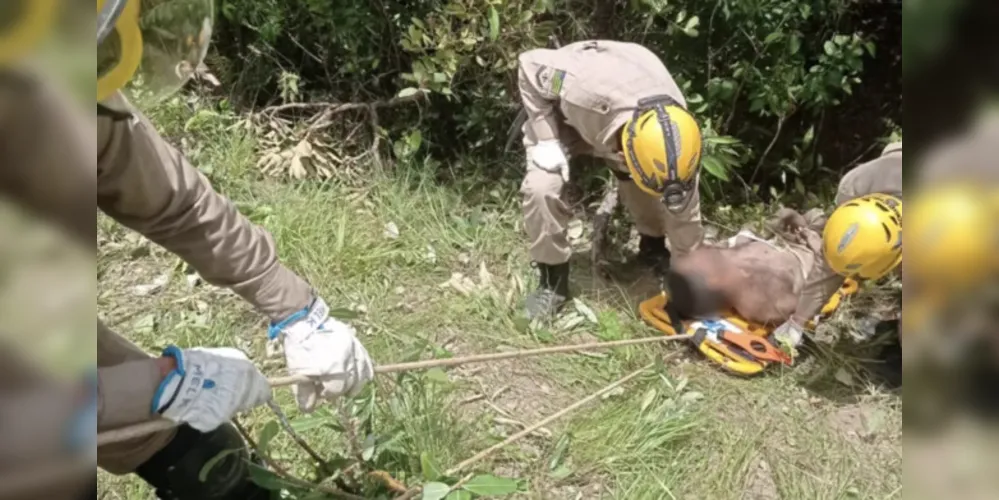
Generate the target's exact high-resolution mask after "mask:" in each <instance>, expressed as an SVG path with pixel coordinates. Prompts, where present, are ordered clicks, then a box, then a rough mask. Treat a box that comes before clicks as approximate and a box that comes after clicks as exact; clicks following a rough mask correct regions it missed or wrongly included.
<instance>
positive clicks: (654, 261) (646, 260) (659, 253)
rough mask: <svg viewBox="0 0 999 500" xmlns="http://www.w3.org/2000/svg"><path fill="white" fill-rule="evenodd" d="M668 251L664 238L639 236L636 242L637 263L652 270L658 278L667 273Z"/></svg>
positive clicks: (669, 255)
mask: <svg viewBox="0 0 999 500" xmlns="http://www.w3.org/2000/svg"><path fill="white" fill-rule="evenodd" d="M670 257H671V254H670V251H669V249H668V248H666V237H665V236H646V235H644V234H643V235H641V239H639V240H638V262H639V263H640V264H642V265H643V266H647V267H649V268H650V269H652V270H653V271H654V272H655V273H656V276H659V277H660V278H662V277H664V276H665V275H666V271H669V264H670Z"/></svg>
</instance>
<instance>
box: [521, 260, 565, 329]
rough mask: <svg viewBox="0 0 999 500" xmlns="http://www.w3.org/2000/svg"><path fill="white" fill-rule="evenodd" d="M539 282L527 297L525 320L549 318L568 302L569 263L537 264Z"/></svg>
mask: <svg viewBox="0 0 999 500" xmlns="http://www.w3.org/2000/svg"><path fill="white" fill-rule="evenodd" d="M538 270H539V271H541V281H540V283H539V284H538V289H537V290H535V291H533V292H531V294H530V295H528V296H527V302H526V304H525V309H526V311H525V312H526V314H527V319H529V320H533V319H535V318H550V317H552V316H555V314H556V313H558V311H559V309H561V308H562V306H563V305H564V304H565V302H566V301H567V300H569V263H568V262H566V263H565V264H557V265H554V266H552V265H548V264H538Z"/></svg>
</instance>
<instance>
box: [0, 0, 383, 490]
mask: <svg viewBox="0 0 999 500" xmlns="http://www.w3.org/2000/svg"><path fill="white" fill-rule="evenodd" d="M150 3H152V4H156V5H155V7H156V9H157V10H156V14H157V15H156V16H144V13H145V12H144V11H143V8H144V7H149V6H150ZM41 4H47V5H48V2H38V5H41ZM213 7H214V6H213V4H212V1H211V0H159V1H156V2H150V1H148V0H98V2H97V12H98V95H97V100H98V103H99V104H98V106H97V119H96V121H94V120H93V118H92V117H90V118H89V119H88V117H86V116H81V115H80V114H79V113H75V111H76V109H75V108H78V106H72V105H67V104H65V101H64V99H63V97H62V96H61V95H59V94H58V93H57V92H56V91H55V90H54V89H53V88H51V87H49V86H48V85H46V82H45V81H44V80H41V79H38V78H36V77H34V76H32V75H24V74H18V72H17V71H14V70H4V71H3V73H5V75H4V76H5V78H4V79H3V80H2V81H3V82H4V87H5V88H4V89H3V95H2V98H0V104H2V109H0V123H2V125H3V127H4V130H3V134H2V135H0V152H2V153H0V154H3V157H4V161H3V163H4V165H5V167H4V171H3V172H2V176H0V186H2V190H3V193H4V194H5V195H8V196H11V197H15V198H17V199H19V200H20V201H21V202H23V203H24V204H25V205H27V206H29V207H31V208H34V209H36V210H38V211H40V212H42V213H44V214H46V215H48V216H49V217H51V218H52V219H54V220H55V221H56V222H59V223H61V224H62V225H63V226H64V227H65V228H67V229H68V230H69V231H71V232H72V233H73V234H75V235H77V236H79V237H80V238H81V241H83V242H84V244H87V245H90V244H92V242H93V241H94V240H95V238H96V224H95V222H94V219H93V218H92V217H93V216H89V217H87V216H86V213H89V207H90V206H92V205H91V204H92V203H93V200H94V194H95V193H96V200H97V207H98V209H100V210H101V211H102V212H104V213H105V214H107V215H108V216H110V217H111V218H113V219H115V220H116V221H118V222H119V223H121V224H123V225H124V226H126V227H128V228H130V229H132V230H135V231H137V232H139V233H141V234H143V235H144V236H146V237H148V238H149V239H150V240H152V241H153V242H155V243H157V244H159V245H161V246H162V247H164V248H166V249H167V250H169V251H171V252H173V253H175V254H177V255H178V256H180V257H181V258H183V259H184V260H185V261H186V262H188V263H189V264H190V265H191V266H192V267H194V268H195V269H196V270H197V271H198V272H199V274H200V275H201V276H202V277H203V278H204V279H205V280H206V281H208V282H210V283H212V284H215V285H217V286H224V287H227V288H230V289H231V290H233V291H234V292H235V293H237V294H238V295H240V296H241V297H242V298H243V299H245V300H246V301H248V302H249V303H251V304H253V305H254V306H255V308H256V309H257V310H259V311H260V312H261V313H262V314H265V315H266V316H267V317H268V318H270V320H271V326H270V328H269V331H268V336H269V338H270V339H272V340H274V341H276V342H281V344H282V345H283V349H284V353H285V357H286V361H287V366H288V369H289V371H290V372H291V373H293V374H299V375H306V376H309V377H312V380H311V381H310V382H306V383H302V384H298V385H297V386H296V387H294V388H293V389H294V391H295V394H296V397H297V401H298V404H299V406H300V409H301V410H302V411H306V412H307V411H311V410H312V409H314V408H315V406H316V404H317V403H318V402H319V401H320V400H323V399H333V398H336V397H339V396H343V395H347V396H349V395H355V394H356V393H357V392H358V391H359V390H360V389H361V387H362V386H363V385H364V384H365V383H366V382H367V381H368V380H370V379H371V378H372V376H373V366H372V362H371V360H370V358H369V356H368V354H367V352H366V351H365V349H364V347H363V346H362V345H361V343H360V342H359V341H358V339H357V337H356V336H355V332H354V330H353V328H351V327H350V326H348V325H346V324H344V323H341V322H338V321H337V320H335V319H333V318H331V317H329V315H328V308H327V306H326V304H325V303H324V302H323V300H322V298H320V297H319V296H317V294H316V291H315V290H314V289H313V288H312V287H311V286H310V285H309V284H308V283H307V282H306V281H305V280H303V279H302V278H300V277H299V276H297V275H295V274H294V273H293V272H292V271H291V270H289V269H288V268H286V267H285V266H283V265H282V264H281V263H280V262H279V261H278V257H277V252H276V249H275V244H274V241H273V239H272V237H271V236H270V235H269V234H268V233H267V232H266V231H265V230H264V229H263V228H261V227H258V226H255V225H254V224H252V223H251V222H250V221H249V220H248V219H247V218H245V217H244V216H243V215H241V214H240V213H239V212H238V211H237V210H236V208H235V206H234V205H233V203H232V202H230V201H229V200H227V199H226V198H224V197H223V196H221V195H219V194H218V193H216V192H215V191H214V190H213V189H212V187H211V186H210V185H209V182H208V180H207V179H206V178H205V177H204V176H203V175H202V174H201V173H200V172H199V171H198V170H197V169H196V168H194V167H193V166H192V165H190V164H189V163H188V162H187V160H186V159H185V158H184V157H183V156H182V154H181V153H180V152H179V151H177V150H176V149H174V148H173V147H171V146H170V145H169V144H167V143H166V142H165V141H164V140H163V138H162V137H160V136H159V134H158V133H157V132H156V130H155V129H154V128H153V126H152V124H150V123H149V122H148V121H147V120H146V118H145V117H144V116H143V115H142V114H141V113H139V112H138V111H137V110H136V109H134V108H132V107H131V105H130V104H129V103H128V102H127V101H126V100H125V98H124V97H123V95H122V94H121V93H120V92H119V89H120V88H122V87H124V86H125V85H126V83H128V82H129V81H131V80H136V81H138V82H141V84H142V88H143V89H145V90H148V91H151V92H153V93H156V94H159V95H162V96H165V95H169V93H171V92H173V91H176V90H178V89H179V88H180V87H181V86H182V85H183V84H184V82H185V81H186V80H187V79H188V78H189V77H190V74H191V70H193V69H194V68H196V67H197V66H198V64H199V63H200V62H201V60H202V58H203V57H204V54H205V51H206V49H207V44H208V41H209V39H210V33H211V20H212V16H213V12H214V10H213ZM171 10H172V12H171ZM140 26H141V28H140ZM178 41H179V42H178ZM164 70H168V72H166V73H163V71H164ZM12 124H13V126H12ZM94 137H96V138H97V140H96V142H95V141H94V139H93V138H94ZM90 158H96V162H94V161H93V160H90ZM97 334H98V339H97V350H98V355H97V357H98V359H97V365H98V369H97V373H96V377H95V381H94V384H93V391H92V392H91V394H92V395H93V397H92V398H84V399H82V400H81V403H79V404H76V405H74V406H73V407H71V408H64V411H65V412H66V413H67V415H66V416H65V419H59V418H54V417H53V418H51V419H49V420H48V421H64V422H65V423H64V424H63V425H64V428H59V429H36V430H35V431H36V432H37V433H38V434H39V435H45V436H63V435H70V436H74V437H73V440H72V441H73V442H74V443H77V448H79V446H80V445H79V444H78V443H79V442H81V440H82V441H83V442H86V441H87V439H88V438H85V437H81V434H80V432H81V426H86V425H88V423H89V431H90V434H91V436H90V438H89V439H93V436H94V434H93V433H94V431H95V427H94V421H95V420H96V430H97V431H101V430H106V429H112V428H116V427H120V426H124V425H129V424H134V423H138V422H142V421H146V420H149V419H151V418H153V417H156V416H161V417H164V418H167V419H170V420H173V421H175V422H177V423H178V424H179V426H178V427H176V428H175V429H173V430H170V431H165V432H161V433H157V434H151V435H148V436H145V437H141V438H137V439H135V440H132V441H127V442H122V443H115V444H112V445H107V446H104V447H102V448H100V449H98V450H97V457H96V459H97V464H98V466H100V467H101V468H103V469H105V470H106V471H108V472H111V473H113V474H126V473H132V472H134V473H136V474H137V475H138V476H140V477H141V478H142V479H143V480H145V481H146V482H147V483H148V484H150V485H151V486H152V487H153V488H154V489H155V490H156V494H157V496H158V497H159V498H161V499H260V498H267V497H268V496H269V495H270V493H269V492H267V491H266V490H263V489H262V488H260V487H258V486H256V485H255V484H253V483H252V482H251V481H250V480H249V475H248V470H249V469H248V466H247V465H246V461H247V459H248V458H249V457H248V452H247V450H246V447H245V444H244V443H243V442H242V440H241V438H240V436H239V434H238V433H236V431H235V429H234V427H233V426H232V425H231V424H230V423H229V420H230V419H231V418H232V417H233V416H234V415H235V414H236V413H238V412H240V411H243V410H247V409H250V408H253V407H255V406H258V405H260V404H263V403H265V402H267V401H268V400H270V398H271V390H270V387H269V385H268V383H267V380H266V378H265V377H264V375H263V374H262V373H261V372H260V371H259V370H258V369H257V368H256V367H255V366H254V365H253V364H252V362H251V361H250V360H248V359H247V357H246V355H245V354H243V353H242V352H240V351H238V350H236V349H232V348H191V349H181V348H178V347H176V346H169V347H167V348H166V349H165V350H164V351H163V352H162V353H161V354H160V355H159V356H158V357H151V356H149V355H148V354H146V353H144V352H143V351H142V350H140V349H139V348H137V347H136V346H135V345H133V344H131V343H130V342H128V341H127V340H126V339H125V338H123V337H121V336H119V335H118V334H116V333H115V332H112V331H111V330H110V329H108V328H107V327H106V326H105V325H103V324H102V323H101V322H100V321H98V322H97ZM29 410H30V409H22V411H23V412H28V411H29ZM67 429H69V431H67ZM70 431H72V432H70ZM3 433H4V431H3V430H2V429H0V440H3V442H4V443H9V442H11V441H9V439H13V440H15V441H16V440H17V439H20V440H21V441H24V440H26V439H28V438H27V437H25V436H8V435H4V434H3ZM49 441H52V439H49V440H48V441H46V442H49ZM90 443H93V441H90ZM5 446H6V444H5ZM66 446H67V447H69V443H67V444H66ZM84 446H85V445H84ZM91 449H93V444H91ZM232 449H236V450H241V451H240V452H239V453H229V454H228V455H225V456H224V457H223V458H222V459H221V460H220V461H218V462H217V463H215V465H214V466H212V467H211V468H210V469H208V470H207V473H206V477H204V478H200V477H199V475H202V474H203V473H204V472H205V471H203V469H205V465H206V464H208V462H209V461H211V460H213V459H215V457H217V456H219V455H220V453H222V452H223V451H225V450H232ZM52 451H53V452H55V451H56V450H52ZM63 451H65V450H63ZM35 452H36V453H42V452H41V451H39V450H38V449H36V450H35Z"/></svg>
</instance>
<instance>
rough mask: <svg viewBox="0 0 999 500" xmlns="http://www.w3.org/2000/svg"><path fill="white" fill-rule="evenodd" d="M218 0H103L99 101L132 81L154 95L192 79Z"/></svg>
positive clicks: (99, 32)
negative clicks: (214, 0) (214, 1)
mask: <svg viewBox="0 0 999 500" xmlns="http://www.w3.org/2000/svg"><path fill="white" fill-rule="evenodd" d="M214 12H215V11H214V4H213V0H97V101H98V102H100V101H103V100H105V99H107V98H108V97H110V96H111V95H112V94H113V93H114V92H116V91H118V90H120V89H122V88H123V87H125V86H126V85H127V84H129V83H132V84H133V85H135V86H136V90H140V91H141V92H142V93H143V94H145V95H147V96H148V97H150V98H152V99H159V98H163V97H166V96H168V95H170V94H172V93H174V92H176V91H177V90H179V89H180V88H181V87H183V85H184V83H186V82H187V81H188V80H189V79H190V78H191V77H192V76H193V75H194V73H195V71H196V70H197V68H198V65H200V64H201V61H202V60H204V58H205V53H206V52H207V51H208V43H209V42H210V41H211V36H212V23H213V21H214Z"/></svg>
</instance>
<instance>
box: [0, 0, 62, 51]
mask: <svg viewBox="0 0 999 500" xmlns="http://www.w3.org/2000/svg"><path fill="white" fill-rule="evenodd" d="M55 7H56V0H3V1H0V65H5V64H8V63H11V62H14V61H16V60H17V59H18V58H20V57H21V56H23V55H24V54H26V53H28V52H30V51H31V50H32V49H33V48H34V47H35V46H36V45H38V43H39V42H40V41H41V39H42V38H43V37H45V35H47V34H48V33H49V31H50V30H51V29H52V25H53V23H54V22H55V11H56V9H55Z"/></svg>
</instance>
